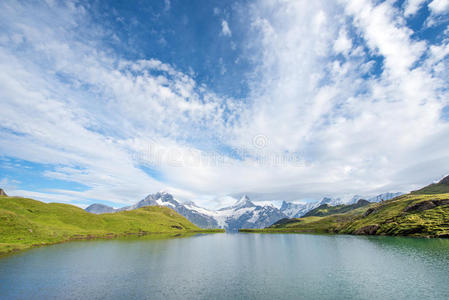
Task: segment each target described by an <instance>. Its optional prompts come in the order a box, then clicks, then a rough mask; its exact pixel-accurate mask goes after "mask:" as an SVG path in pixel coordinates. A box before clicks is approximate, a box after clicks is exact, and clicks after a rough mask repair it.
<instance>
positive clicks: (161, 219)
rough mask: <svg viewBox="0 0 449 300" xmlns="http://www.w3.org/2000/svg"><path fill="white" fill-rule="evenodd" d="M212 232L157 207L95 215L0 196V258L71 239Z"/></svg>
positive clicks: (58, 206) (55, 205) (69, 207)
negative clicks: (3, 255)
mask: <svg viewBox="0 0 449 300" xmlns="http://www.w3.org/2000/svg"><path fill="white" fill-rule="evenodd" d="M214 231H220V230H202V229H200V228H199V227H197V226H195V225H193V224H192V223H190V222H189V221H188V220H187V219H186V218H184V217H183V216H181V215H180V214H178V213H176V212H175V211H174V210H172V209H170V208H167V207H161V206H147V207H143V208H140V209H136V210H132V211H124V212H119V213H114V214H101V215H95V214H91V213H88V212H86V211H84V210H83V209H81V208H79V207H76V206H73V205H68V204H61V203H48V204H47V203H43V202H40V201H36V200H32V199H27V198H19V197H5V196H0V254H2V253H7V252H11V251H15V250H21V249H25V248H29V247H31V246H35V245H45V244H52V243H58V242H64V241H68V240H73V239H83V238H95V237H116V236H125V235H130V234H139V235H143V234H149V233H187V232H214Z"/></svg>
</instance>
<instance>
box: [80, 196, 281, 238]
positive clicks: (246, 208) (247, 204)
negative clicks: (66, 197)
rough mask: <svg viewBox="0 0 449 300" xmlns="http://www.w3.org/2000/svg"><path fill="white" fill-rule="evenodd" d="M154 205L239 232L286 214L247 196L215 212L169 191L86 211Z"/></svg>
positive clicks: (203, 225)
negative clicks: (180, 200) (255, 201)
mask: <svg viewBox="0 0 449 300" xmlns="http://www.w3.org/2000/svg"><path fill="white" fill-rule="evenodd" d="M155 205H161V206H167V207H170V208H172V209H174V210H175V211H176V212H178V213H179V214H181V215H182V216H184V217H186V218H187V219H188V220H189V221H190V222H192V223H193V224H195V225H197V226H199V227H201V228H224V229H226V230H229V231H236V230H238V229H239V228H242V227H246V228H264V227H266V226H269V225H271V224H273V223H274V222H276V221H277V220H279V219H282V218H285V217H286V215H285V214H283V213H282V212H281V211H280V210H279V209H277V208H275V207H271V206H259V205H256V204H254V203H253V202H251V200H250V199H249V198H248V196H246V195H245V196H243V197H242V198H241V199H239V200H237V201H236V203H235V204H233V205H232V206H230V207H225V208H222V209H219V210H217V211H214V210H208V209H205V208H202V207H199V206H197V205H196V204H195V203H193V202H188V203H181V202H179V201H178V200H176V199H175V198H174V197H173V196H172V195H171V194H169V193H167V192H159V193H156V194H150V195H148V196H147V197H145V198H144V199H143V200H141V201H139V202H137V203H136V204H134V205H131V206H126V207H123V208H120V209H115V210H114V209H113V208H112V207H108V206H105V205H101V204H92V205H91V206H89V207H88V208H86V211H89V212H92V213H97V214H101V213H109V212H119V211H131V210H134V209H137V208H140V207H145V206H155ZM111 210H112V211H111Z"/></svg>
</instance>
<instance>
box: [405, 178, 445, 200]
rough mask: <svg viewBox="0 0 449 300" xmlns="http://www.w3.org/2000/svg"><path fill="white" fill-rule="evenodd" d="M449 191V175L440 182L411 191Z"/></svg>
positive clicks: (419, 192) (439, 192) (431, 192)
mask: <svg viewBox="0 0 449 300" xmlns="http://www.w3.org/2000/svg"><path fill="white" fill-rule="evenodd" d="M444 193H449V176H446V177H444V178H443V179H441V180H440V181H439V182H438V183H432V184H430V185H428V186H426V187H423V188H422V189H419V190H417V191H413V192H411V194H414V195H432V194H444Z"/></svg>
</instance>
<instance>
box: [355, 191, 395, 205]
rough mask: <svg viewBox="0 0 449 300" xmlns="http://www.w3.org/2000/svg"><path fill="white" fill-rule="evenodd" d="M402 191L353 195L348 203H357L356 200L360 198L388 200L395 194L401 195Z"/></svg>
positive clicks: (372, 200) (371, 200) (370, 200)
mask: <svg viewBox="0 0 449 300" xmlns="http://www.w3.org/2000/svg"><path fill="white" fill-rule="evenodd" d="M403 194H404V193H401V192H398V193H383V194H379V195H377V196H374V197H363V196H360V195H355V196H354V197H352V199H351V200H350V201H349V202H348V204H354V203H357V201H359V200H360V199H366V200H368V201H369V202H380V201H385V200H390V199H393V198H394V197H397V196H401V195H403Z"/></svg>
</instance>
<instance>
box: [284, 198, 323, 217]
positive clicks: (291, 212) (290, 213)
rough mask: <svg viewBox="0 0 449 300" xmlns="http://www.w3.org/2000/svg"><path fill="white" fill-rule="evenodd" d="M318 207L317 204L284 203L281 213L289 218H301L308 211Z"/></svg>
mask: <svg viewBox="0 0 449 300" xmlns="http://www.w3.org/2000/svg"><path fill="white" fill-rule="evenodd" d="M315 205H316V202H307V203H292V202H286V201H282V205H281V209H280V210H281V212H282V213H283V214H285V215H286V216H287V217H289V218H300V217H302V216H303V215H305V214H306V213H307V212H308V211H310V210H312V209H313V208H314V207H315Z"/></svg>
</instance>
